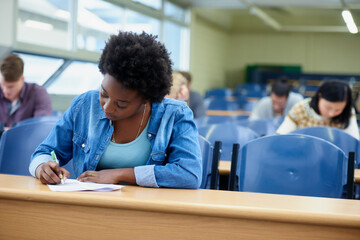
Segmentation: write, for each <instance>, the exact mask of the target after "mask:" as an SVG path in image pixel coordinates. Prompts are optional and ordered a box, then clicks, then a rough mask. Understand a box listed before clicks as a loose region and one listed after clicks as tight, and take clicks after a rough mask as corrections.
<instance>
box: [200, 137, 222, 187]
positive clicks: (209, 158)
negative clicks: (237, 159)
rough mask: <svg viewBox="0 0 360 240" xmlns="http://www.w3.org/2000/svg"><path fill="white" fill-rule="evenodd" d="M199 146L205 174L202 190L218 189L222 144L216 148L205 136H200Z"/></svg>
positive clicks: (203, 175)
mask: <svg viewBox="0 0 360 240" xmlns="http://www.w3.org/2000/svg"><path fill="white" fill-rule="evenodd" d="M199 144H200V149H201V156H202V163H203V164H202V165H203V174H202V181H201V186H200V188H202V189H217V188H218V165H219V158H220V148H221V144H220V145H219V144H216V146H215V148H214V147H213V146H212V145H211V143H210V142H209V141H208V140H206V139H205V138H204V137H203V136H200V135H199Z"/></svg>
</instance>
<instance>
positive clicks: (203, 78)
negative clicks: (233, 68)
mask: <svg viewBox="0 0 360 240" xmlns="http://www.w3.org/2000/svg"><path fill="white" fill-rule="evenodd" d="M190 32H191V39H190V72H191V73H192V76H193V82H192V88H193V89H195V90H197V91H199V92H201V93H202V94H204V93H205V91H206V90H208V89H211V88H215V87H223V86H224V85H225V81H226V72H225V69H226V65H227V62H228V61H227V58H228V55H229V53H228V45H229V40H230V39H229V36H230V34H229V33H228V32H227V31H226V30H224V29H222V28H221V27H219V26H216V25H214V24H213V23H211V22H209V21H208V20H206V19H205V18H203V17H201V16H200V15H198V14H197V13H196V10H193V11H192V14H191V27H190Z"/></svg>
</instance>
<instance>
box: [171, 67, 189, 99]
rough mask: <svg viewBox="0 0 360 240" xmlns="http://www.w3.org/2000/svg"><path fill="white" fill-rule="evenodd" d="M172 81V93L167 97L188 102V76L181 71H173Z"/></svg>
mask: <svg viewBox="0 0 360 240" xmlns="http://www.w3.org/2000/svg"><path fill="white" fill-rule="evenodd" d="M172 81H173V82H172V86H171V88H170V93H169V94H168V95H166V97H168V98H173V99H176V100H179V101H183V102H186V103H188V101H189V89H188V82H187V80H186V78H185V77H184V76H183V75H181V74H180V73H173V74H172Z"/></svg>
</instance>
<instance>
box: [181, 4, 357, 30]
mask: <svg viewBox="0 0 360 240" xmlns="http://www.w3.org/2000/svg"><path fill="white" fill-rule="evenodd" d="M175 2H177V3H178V4H180V5H182V6H184V7H190V8H192V9H194V10H195V11H196V13H197V14H198V15H199V16H201V17H202V18H204V19H206V20H208V21H210V22H212V23H213V24H216V25H217V26H219V27H221V28H223V29H225V30H228V31H233V32H237V31H252V32H257V31H262V32H263V31H281V32H344V33H347V32H348V30H347V28H346V25H345V22H344V21H343V19H342V16H341V11H342V9H343V8H344V6H345V7H346V8H347V9H349V10H350V11H351V13H352V15H353V18H354V21H355V23H356V24H357V25H358V26H360V0H345V1H344V2H342V1H341V0H175Z"/></svg>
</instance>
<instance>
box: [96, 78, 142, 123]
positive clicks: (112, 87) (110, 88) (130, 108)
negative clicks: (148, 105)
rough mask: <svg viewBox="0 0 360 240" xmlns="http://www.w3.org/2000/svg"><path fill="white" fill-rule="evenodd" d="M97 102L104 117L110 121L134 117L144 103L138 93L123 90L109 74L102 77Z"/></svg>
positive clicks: (126, 89)
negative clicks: (98, 101)
mask: <svg viewBox="0 0 360 240" xmlns="http://www.w3.org/2000/svg"><path fill="white" fill-rule="evenodd" d="M99 100H100V105H101V107H102V109H103V110H104V112H105V116H106V117H107V118H108V119H109V120H112V121H117V120H121V119H127V118H131V117H134V116H135V115H137V114H138V113H140V112H141V111H142V110H143V104H145V102H146V101H145V100H144V98H143V97H142V96H141V94H140V93H139V92H138V91H136V90H132V89H128V88H125V87H124V86H123V85H122V84H121V83H120V82H118V81H117V80H116V79H115V78H114V77H113V76H111V75H109V74H105V75H104V79H103V81H102V83H101V87H100V94H99Z"/></svg>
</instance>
